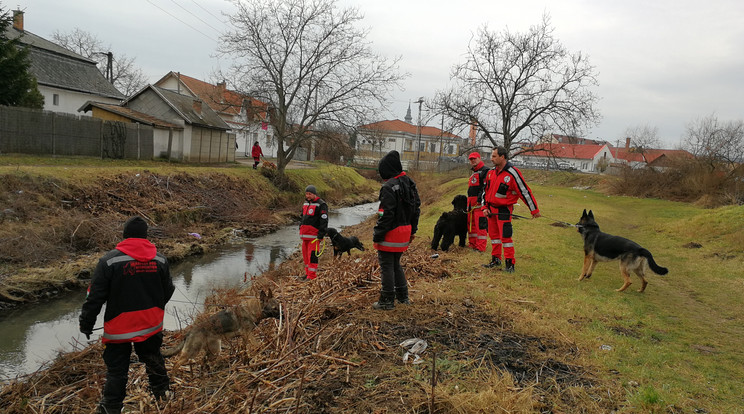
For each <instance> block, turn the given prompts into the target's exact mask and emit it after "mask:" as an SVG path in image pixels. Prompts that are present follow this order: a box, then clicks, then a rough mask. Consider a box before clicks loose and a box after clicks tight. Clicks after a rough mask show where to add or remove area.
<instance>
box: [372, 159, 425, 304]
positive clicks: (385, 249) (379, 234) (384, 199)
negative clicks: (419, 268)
mask: <svg viewBox="0 0 744 414" xmlns="http://www.w3.org/2000/svg"><path fill="white" fill-rule="evenodd" d="M377 170H378V172H379V173H380V177H382V179H383V180H385V183H384V184H383V185H382V188H380V197H379V199H380V208H379V210H378V218H377V224H375V228H374V234H373V237H372V241H373V242H374V246H375V249H377V260H378V262H379V263H380V273H381V278H382V289H380V299H379V300H378V301H377V302H375V303H374V304H373V305H372V307H373V308H374V309H382V310H390V309H393V308H394V307H395V299H396V298H397V299H398V302H400V303H404V304H407V305H408V304H410V303H411V301H410V300H409V299H408V282H407V281H406V275H405V273H404V272H403V267H402V266H401V265H400V258H401V256H402V255H403V252H404V251H406V250H408V245H409V244H410V243H411V242H412V241H413V239H414V238H415V234H416V231H417V230H418V221H419V215H420V213H421V210H420V207H421V200H420V199H419V195H418V190H417V189H416V183H414V182H413V180H412V179H411V178H410V177H408V176H407V175H406V173H405V172H403V166H402V165H401V163H400V154H398V151H390V152H389V153H387V154H386V155H385V156H384V157H382V159H381V160H380V164H379V165H378V167H377Z"/></svg>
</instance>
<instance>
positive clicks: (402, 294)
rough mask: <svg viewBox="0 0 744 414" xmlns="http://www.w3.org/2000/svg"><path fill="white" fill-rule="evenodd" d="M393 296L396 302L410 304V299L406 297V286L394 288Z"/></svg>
mask: <svg viewBox="0 0 744 414" xmlns="http://www.w3.org/2000/svg"><path fill="white" fill-rule="evenodd" d="M395 298H396V299H398V303H402V304H404V305H410V304H411V300H410V299H408V286H403V287H397V288H395Z"/></svg>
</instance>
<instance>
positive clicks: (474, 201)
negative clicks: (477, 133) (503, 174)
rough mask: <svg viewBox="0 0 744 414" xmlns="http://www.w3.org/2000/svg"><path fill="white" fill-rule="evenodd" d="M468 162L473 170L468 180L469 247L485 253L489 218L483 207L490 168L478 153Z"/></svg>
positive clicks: (474, 153) (472, 154) (470, 157)
mask: <svg viewBox="0 0 744 414" xmlns="http://www.w3.org/2000/svg"><path fill="white" fill-rule="evenodd" d="M468 161H470V166H471V170H473V174H471V175H470V179H469V180H468V245H469V246H470V247H472V248H473V249H475V250H478V251H481V252H485V251H486V245H487V244H488V218H486V217H485V216H484V215H483V210H481V206H482V205H483V189H484V188H485V184H486V174H488V167H486V165H485V163H484V162H483V160H482V159H481V155H480V154H479V153H477V152H471V153H470V155H469V156H468Z"/></svg>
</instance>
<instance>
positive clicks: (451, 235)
mask: <svg viewBox="0 0 744 414" xmlns="http://www.w3.org/2000/svg"><path fill="white" fill-rule="evenodd" d="M452 205H453V206H454V209H453V210H452V211H447V212H445V213H442V215H441V216H440V217H439V220H437V224H436V225H435V226H434V238H433V239H432V240H431V248H432V249H434V250H436V249H437V246H438V245H439V239H442V250H444V251H447V250H448V249H449V248H450V246H452V244H454V242H455V236H460V247H465V240H466V239H467V237H468V213H467V208H468V198H467V197H465V196H464V195H462V194H459V195H456V196H455V198H453V199H452Z"/></svg>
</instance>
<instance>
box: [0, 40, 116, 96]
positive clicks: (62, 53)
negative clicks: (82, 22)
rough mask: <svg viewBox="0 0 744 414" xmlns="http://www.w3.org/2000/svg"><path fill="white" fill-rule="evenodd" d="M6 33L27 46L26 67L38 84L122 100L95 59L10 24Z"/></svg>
mask: <svg viewBox="0 0 744 414" xmlns="http://www.w3.org/2000/svg"><path fill="white" fill-rule="evenodd" d="M6 35H7V36H8V38H9V39H18V42H19V43H20V44H22V45H24V46H27V47H28V49H29V60H30V61H31V67H30V69H29V70H30V72H31V73H32V74H33V75H34V76H35V77H36V81H37V82H38V84H39V85H43V86H48V87H54V88H59V89H66V90H71V91H76V92H82V93H87V94H91V95H98V96H102V97H106V98H113V99H124V95H123V94H122V93H121V92H119V91H118V90H117V89H116V88H115V87H114V85H112V84H111V83H110V82H109V81H107V80H106V78H105V77H104V76H103V74H102V73H101V71H99V70H98V68H97V67H96V62H94V61H92V60H90V59H88V58H85V57H83V56H81V55H78V54H77V53H74V52H72V51H70V50H67V49H65V48H63V47H62V46H59V45H57V44H55V43H52V42H50V41H48V40H46V39H44V38H42V37H40V36H37V35H35V34H33V33H31V32H29V31H27V30H18V29H16V28H14V27H9V28H8V29H7V30H6Z"/></svg>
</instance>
